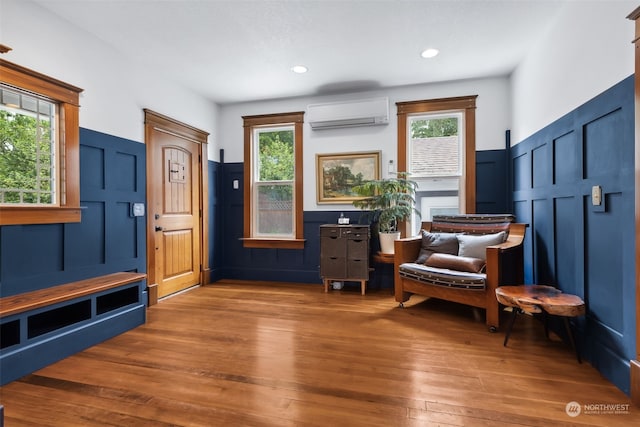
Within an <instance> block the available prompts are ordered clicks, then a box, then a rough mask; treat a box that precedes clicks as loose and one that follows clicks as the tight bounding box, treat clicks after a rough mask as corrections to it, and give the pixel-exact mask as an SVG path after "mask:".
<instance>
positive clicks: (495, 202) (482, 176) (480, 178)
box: [476, 150, 511, 213]
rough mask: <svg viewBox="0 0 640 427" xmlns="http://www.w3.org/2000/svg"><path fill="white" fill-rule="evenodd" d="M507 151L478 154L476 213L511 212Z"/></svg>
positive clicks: (481, 152)
mask: <svg viewBox="0 0 640 427" xmlns="http://www.w3.org/2000/svg"><path fill="white" fill-rule="evenodd" d="M505 153H506V150H487V151H477V152H476V212H477V213H511V212H509V205H508V203H507V201H508V199H509V198H508V191H509V185H508V184H509V179H508V174H507V157H506V154H505Z"/></svg>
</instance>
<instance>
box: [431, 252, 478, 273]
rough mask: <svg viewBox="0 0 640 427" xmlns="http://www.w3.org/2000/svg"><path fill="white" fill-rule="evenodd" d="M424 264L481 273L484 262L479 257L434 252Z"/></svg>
mask: <svg viewBox="0 0 640 427" xmlns="http://www.w3.org/2000/svg"><path fill="white" fill-rule="evenodd" d="M424 265H426V266H428V267H436V268H447V269H449V270H456V271H466V272H468V273H482V272H483V270H484V267H485V265H486V262H485V261H484V260H482V259H479V258H472V257H468V256H458V255H451V254H442V253H434V254H432V255H431V256H430V257H429V258H427V261H426V262H425V263H424Z"/></svg>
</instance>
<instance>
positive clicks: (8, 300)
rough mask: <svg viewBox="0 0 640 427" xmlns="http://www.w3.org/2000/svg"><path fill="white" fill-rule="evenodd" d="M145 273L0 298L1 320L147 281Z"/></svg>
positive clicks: (118, 275) (84, 281)
mask: <svg viewBox="0 0 640 427" xmlns="http://www.w3.org/2000/svg"><path fill="white" fill-rule="evenodd" d="M146 277H147V275H146V274H145V273H129V272H118V273H112V274H106V275H104V276H98V277H92V278H89V279H84V280H79V281H77V282H70V283H65V284H62V285H57V286H52V287H50V288H46V289H39V290H37V291H31V292H24V293H21V294H17V295H11V296H8V297H3V298H0V318H2V317H6V316H11V315H13V314H17V313H23V312H25V311H29V310H34V309H36V308H40V307H45V306H48V305H53V304H57V303H59V302H63V301H69V300H72V299H74V298H79V297H83V296H85V295H90V294H94V293H97V292H101V291H105V290H108V289H112V288H116V287H118V286H122V285H126V284H128V283H135V282H139V281H141V280H143V279H145V278H146Z"/></svg>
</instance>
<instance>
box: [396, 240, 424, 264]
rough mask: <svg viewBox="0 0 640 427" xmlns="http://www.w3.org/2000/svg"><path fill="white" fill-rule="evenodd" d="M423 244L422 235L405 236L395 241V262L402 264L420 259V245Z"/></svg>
mask: <svg viewBox="0 0 640 427" xmlns="http://www.w3.org/2000/svg"><path fill="white" fill-rule="evenodd" d="M421 246H422V237H421V236H414V237H405V238H403V239H398V240H396V241H395V242H394V251H395V255H394V263H395V264H396V265H400V264H402V263H405V262H413V261H415V260H416V259H418V254H419V253H420V247H421Z"/></svg>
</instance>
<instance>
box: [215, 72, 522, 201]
mask: <svg viewBox="0 0 640 427" xmlns="http://www.w3.org/2000/svg"><path fill="white" fill-rule="evenodd" d="M468 95H478V99H477V101H476V107H477V109H476V149H477V150H494V149H504V148H505V130H507V129H508V128H509V122H510V115H509V114H510V113H509V112H510V110H511V109H510V105H509V102H510V99H509V80H508V78H507V77H496V78H487V79H478V80H463V81H457V82H451V83H438V84H425V85H416V86H404V87H396V88H390V89H381V90H377V91H370V92H360V93H352V94H341V95H326V96H316V97H302V98H291V99H282V100H272V101H260V102H249V103H241V104H230V105H225V106H223V107H221V109H220V116H219V118H220V120H219V127H220V132H219V138H220V139H219V146H220V147H221V148H223V149H224V151H225V152H224V159H225V162H230V163H234V162H242V161H243V160H244V157H243V156H244V149H243V141H244V139H243V138H244V134H243V128H242V116H250V115H257V114H271V113H285V112H294V111H306V109H307V105H309V104H315V103H320V102H335V101H344V100H356V99H366V98H374V97H380V96H386V97H389V103H390V108H389V124H388V125H381V126H363V127H353V128H343V129H328V130H311V127H310V126H309V124H308V123H305V125H304V130H303V139H304V141H303V142H304V148H303V150H304V152H303V162H304V163H303V167H304V173H303V179H304V189H303V191H304V210H335V209H341V208H343V209H347V208H352V206H351V204H345V207H341V206H340V205H335V204H331V205H318V204H317V202H316V154H328V153H347V152H357V151H377V150H380V151H381V152H382V159H381V160H382V174H383V176H386V175H387V165H388V163H389V160H393V161H394V165H397V164H398V162H397V158H396V157H397V139H398V136H397V133H398V132H397V119H396V115H397V109H396V102H401V101H416V100H424V99H434V98H446V97H455V96H468Z"/></svg>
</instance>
